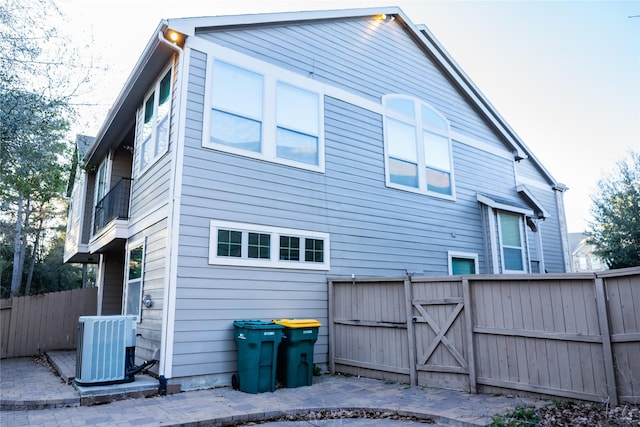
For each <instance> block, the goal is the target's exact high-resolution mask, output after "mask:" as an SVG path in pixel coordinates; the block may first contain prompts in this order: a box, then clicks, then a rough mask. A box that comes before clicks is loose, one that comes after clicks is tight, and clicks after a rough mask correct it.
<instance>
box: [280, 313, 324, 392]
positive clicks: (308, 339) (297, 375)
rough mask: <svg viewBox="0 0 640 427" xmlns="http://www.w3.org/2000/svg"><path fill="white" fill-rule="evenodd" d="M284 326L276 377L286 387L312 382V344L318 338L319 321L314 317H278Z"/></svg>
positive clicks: (305, 384)
mask: <svg viewBox="0 0 640 427" xmlns="http://www.w3.org/2000/svg"><path fill="white" fill-rule="evenodd" d="M274 323H275V324H278V325H282V326H284V331H283V332H284V334H283V336H282V343H281V344H280V349H279V350H278V369H277V373H276V378H277V379H278V381H280V382H281V383H282V384H283V385H284V386H285V387H287V388H295V387H301V386H307V385H311V384H312V383H313V345H314V344H315V342H316V340H317V339H318V328H319V327H320V322H318V321H317V320H314V319H280V320H274Z"/></svg>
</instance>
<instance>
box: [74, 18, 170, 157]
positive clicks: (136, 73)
mask: <svg viewBox="0 0 640 427" xmlns="http://www.w3.org/2000/svg"><path fill="white" fill-rule="evenodd" d="M166 28H167V21H166V20H162V21H160V24H158V27H157V28H156V30H155V31H154V32H153V36H151V38H150V39H149V42H148V43H147V45H146V46H145V48H144V50H143V51H142V55H140V57H139V58H138V61H137V62H136V64H135V66H134V67H133V70H132V71H131V74H129V77H128V78H127V81H126V82H125V84H124V86H123V87H122V89H121V90H120V93H119V94H118V96H117V98H116V100H115V102H114V103H113V105H112V106H111V108H110V109H109V112H108V113H107V117H106V118H105V120H104V122H103V123H102V126H101V127H100V129H99V130H98V133H97V135H96V137H95V140H94V143H93V145H92V146H91V147H90V149H89V151H88V152H87V154H86V155H85V156H84V161H85V163H89V162H90V161H91V159H92V157H93V156H94V154H95V153H96V151H97V150H98V148H99V147H100V144H101V142H102V139H103V138H104V136H105V134H106V133H107V131H108V130H109V128H110V127H111V126H112V124H113V123H114V121H115V118H116V116H117V115H118V113H119V112H120V110H121V108H122V106H123V105H124V103H125V102H126V100H127V98H128V96H129V94H130V93H131V90H132V88H133V87H134V86H135V85H136V84H137V83H138V80H139V78H140V76H141V75H142V71H143V70H144V68H145V65H146V64H147V63H148V62H149V61H150V59H151V58H152V57H153V55H154V53H155V52H156V49H157V47H158V45H159V44H160V41H159V39H158V33H159V32H161V31H164V30H165V29H166Z"/></svg>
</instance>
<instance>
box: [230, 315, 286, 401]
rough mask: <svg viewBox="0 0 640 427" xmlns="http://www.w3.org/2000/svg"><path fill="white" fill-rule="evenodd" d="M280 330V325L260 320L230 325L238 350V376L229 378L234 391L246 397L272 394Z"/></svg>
mask: <svg viewBox="0 0 640 427" xmlns="http://www.w3.org/2000/svg"><path fill="white" fill-rule="evenodd" d="M282 329H283V326H282V325H277V324H275V323H273V322H265V321H261V320H236V321H235V322H233V336H234V340H235V342H236V344H237V347H238V372H237V373H236V374H234V375H233V376H232V377H231V385H232V386H233V388H235V389H236V390H240V391H244V392H245V393H262V392H265V391H275V389H276V367H277V358H278V346H279V344H280V340H281V339H282Z"/></svg>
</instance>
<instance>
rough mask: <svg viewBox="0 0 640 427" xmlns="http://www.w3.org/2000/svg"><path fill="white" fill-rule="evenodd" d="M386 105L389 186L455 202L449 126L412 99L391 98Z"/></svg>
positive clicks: (426, 105)
mask: <svg viewBox="0 0 640 427" xmlns="http://www.w3.org/2000/svg"><path fill="white" fill-rule="evenodd" d="M383 104H384V116H385V166H386V182H387V185H388V186H389V187H393V188H399V189H403V190H409V191H415V192H420V193H427V194H431V195H435V196H440V197H446V198H453V197H454V194H455V193H454V184H453V161H452V155H451V139H450V137H449V122H448V121H447V120H446V119H445V118H444V117H443V116H442V115H441V114H440V113H439V112H438V111H436V110H435V109H434V108H433V107H431V106H430V105H428V104H426V103H424V102H421V101H419V100H417V99H415V98H412V97H407V96H401V95H387V96H385V97H384V98H383Z"/></svg>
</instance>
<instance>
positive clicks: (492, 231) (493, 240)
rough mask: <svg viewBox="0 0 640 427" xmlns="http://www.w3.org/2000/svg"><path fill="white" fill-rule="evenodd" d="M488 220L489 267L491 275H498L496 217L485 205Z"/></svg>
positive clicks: (491, 209)
mask: <svg viewBox="0 0 640 427" xmlns="http://www.w3.org/2000/svg"><path fill="white" fill-rule="evenodd" d="M487 212H488V217H489V218H488V220H489V240H490V245H491V267H492V269H493V271H492V273H493V274H499V273H500V263H499V261H498V239H497V236H496V220H497V216H496V214H495V212H494V210H493V208H492V207H491V206H489V205H487Z"/></svg>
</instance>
